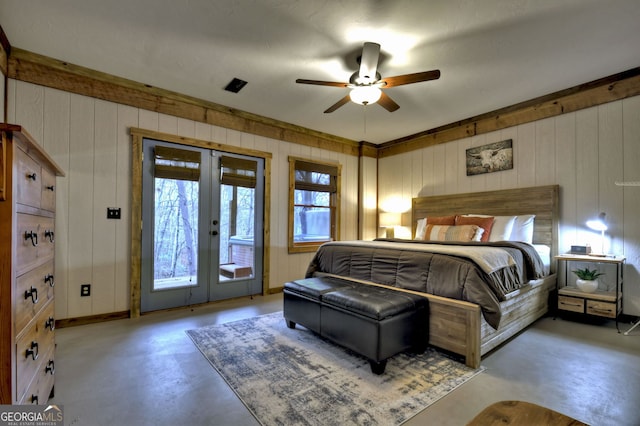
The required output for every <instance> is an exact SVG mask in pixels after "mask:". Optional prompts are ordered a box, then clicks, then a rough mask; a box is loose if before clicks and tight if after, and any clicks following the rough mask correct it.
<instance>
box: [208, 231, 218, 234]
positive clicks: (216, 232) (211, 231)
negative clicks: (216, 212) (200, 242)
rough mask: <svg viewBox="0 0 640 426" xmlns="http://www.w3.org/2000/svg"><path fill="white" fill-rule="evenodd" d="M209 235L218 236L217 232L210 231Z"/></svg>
mask: <svg viewBox="0 0 640 426" xmlns="http://www.w3.org/2000/svg"><path fill="white" fill-rule="evenodd" d="M209 233H210V234H211V235H218V231H211V232H209Z"/></svg>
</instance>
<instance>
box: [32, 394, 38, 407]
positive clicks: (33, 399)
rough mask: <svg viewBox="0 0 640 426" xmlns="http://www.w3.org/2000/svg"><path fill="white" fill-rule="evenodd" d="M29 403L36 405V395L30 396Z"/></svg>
mask: <svg viewBox="0 0 640 426" xmlns="http://www.w3.org/2000/svg"><path fill="white" fill-rule="evenodd" d="M31 403H32V404H36V405H38V395H33V394H31Z"/></svg>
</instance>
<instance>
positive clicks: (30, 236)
mask: <svg viewBox="0 0 640 426" xmlns="http://www.w3.org/2000/svg"><path fill="white" fill-rule="evenodd" d="M24 239H25V240H29V239H30V240H31V244H32V245H33V246H34V247H35V246H37V245H38V234H37V233H35V232H33V231H24Z"/></svg>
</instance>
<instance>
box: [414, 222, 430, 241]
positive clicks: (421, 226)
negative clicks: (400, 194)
mask: <svg viewBox="0 0 640 426" xmlns="http://www.w3.org/2000/svg"><path fill="white" fill-rule="evenodd" d="M426 230H427V218H426V217H425V218H422V219H418V223H417V224H416V235H415V236H414V237H413V239H414V240H424V233H425V231H426Z"/></svg>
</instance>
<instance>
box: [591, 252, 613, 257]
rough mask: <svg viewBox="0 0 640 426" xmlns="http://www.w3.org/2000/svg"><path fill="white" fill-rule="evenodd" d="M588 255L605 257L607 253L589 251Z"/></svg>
mask: <svg viewBox="0 0 640 426" xmlns="http://www.w3.org/2000/svg"><path fill="white" fill-rule="evenodd" d="M588 255H589V256H594V257H607V256H608V254H606V253H589V254H588Z"/></svg>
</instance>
